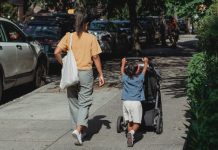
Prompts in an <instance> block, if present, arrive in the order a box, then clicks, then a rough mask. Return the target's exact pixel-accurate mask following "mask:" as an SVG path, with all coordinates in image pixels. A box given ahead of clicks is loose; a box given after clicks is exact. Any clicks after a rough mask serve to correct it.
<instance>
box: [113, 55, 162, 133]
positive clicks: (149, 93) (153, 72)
mask: <svg viewBox="0 0 218 150" xmlns="http://www.w3.org/2000/svg"><path fill="white" fill-rule="evenodd" d="M127 61H136V63H138V64H139V65H140V67H142V68H143V67H144V64H143V62H142V59H141V58H138V57H130V58H127ZM127 65H128V64H127ZM160 80H161V76H160V73H159V70H158V69H157V67H156V65H155V63H154V62H153V61H152V60H151V61H150V60H149V66H148V68H147V72H146V74H145V80H144V81H145V82H144V92H145V101H142V108H143V115H142V122H141V127H143V128H144V127H145V129H146V128H147V127H148V128H149V129H152V130H153V131H155V132H156V133H157V134H161V133H162V132H163V112H162V103H161V92H160V83H159V82H160ZM126 130H127V122H125V121H124V118H123V116H119V117H118V118H117V133H120V132H122V131H126Z"/></svg>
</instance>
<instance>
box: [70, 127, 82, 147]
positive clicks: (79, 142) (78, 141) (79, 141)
mask: <svg viewBox="0 0 218 150" xmlns="http://www.w3.org/2000/svg"><path fill="white" fill-rule="evenodd" d="M72 136H73V138H74V139H75V141H76V142H74V144H75V145H82V144H83V142H82V135H81V133H79V132H78V131H77V130H74V131H73V132H72Z"/></svg>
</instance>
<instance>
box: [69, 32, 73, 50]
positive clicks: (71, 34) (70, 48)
mask: <svg viewBox="0 0 218 150" xmlns="http://www.w3.org/2000/svg"><path fill="white" fill-rule="evenodd" d="M72 36H73V33H70V47H69V50H71V51H72Z"/></svg>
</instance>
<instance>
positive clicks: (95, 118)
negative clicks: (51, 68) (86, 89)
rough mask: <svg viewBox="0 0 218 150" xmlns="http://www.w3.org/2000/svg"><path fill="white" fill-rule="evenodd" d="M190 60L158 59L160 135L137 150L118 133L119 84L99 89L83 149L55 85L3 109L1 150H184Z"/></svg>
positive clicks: (140, 143) (148, 134) (143, 139)
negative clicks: (186, 85)
mask: <svg viewBox="0 0 218 150" xmlns="http://www.w3.org/2000/svg"><path fill="white" fill-rule="evenodd" d="M180 49H184V50H185V48H182V47H181V48H180ZM177 50H179V49H177ZM189 60H190V56H186V55H185V56H180V57H175V56H171V57H156V61H157V63H158V64H159V67H160V68H161V73H162V78H163V81H162V82H161V96H162V105H163V123H164V132H163V133H162V134H161V135H157V134H156V133H154V132H146V133H143V137H141V140H139V141H138V142H137V143H136V144H135V145H134V147H133V148H127V146H126V138H125V135H124V133H119V134H118V133H116V121H117V117H118V116H119V115H122V104H121V100H120V95H121V91H120V88H119V86H118V87H117V88H116V87H115V86H107V85H106V86H104V87H102V88H98V87H96V88H95V90H94V103H93V106H92V107H91V109H90V121H89V136H88V137H87V139H86V141H85V142H84V144H83V146H81V147H78V146H75V145H74V144H73V141H72V137H71V132H72V130H71V124H70V122H71V121H70V117H69V109H68V102H67V98H66V93H65V92H64V91H59V88H58V85H57V83H56V82H53V83H50V84H48V85H46V86H44V87H42V88H40V89H37V90H36V91H33V92H32V93H30V94H28V95H25V96H24V97H22V98H19V99H16V100H14V101H13V102H10V103H8V104H5V105H2V106H0V133H1V134H0V150H80V149H81V150H126V149H138V150H145V149H146V150H182V149H183V145H184V142H185V140H184V139H183V137H185V136H186V135H185V130H186V128H185V126H184V123H186V117H185V113H186V112H185V110H186V109H187V107H186V106H187V101H186V99H187V97H186V94H185V77H186V73H185V72H186V66H187V63H188V61H189Z"/></svg>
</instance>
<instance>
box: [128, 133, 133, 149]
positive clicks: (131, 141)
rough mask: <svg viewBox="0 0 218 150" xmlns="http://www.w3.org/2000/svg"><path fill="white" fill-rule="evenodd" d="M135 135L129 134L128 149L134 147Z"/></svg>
mask: <svg viewBox="0 0 218 150" xmlns="http://www.w3.org/2000/svg"><path fill="white" fill-rule="evenodd" d="M133 140H134V138H133V134H132V133H130V132H129V133H127V146H128V147H133Z"/></svg>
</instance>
